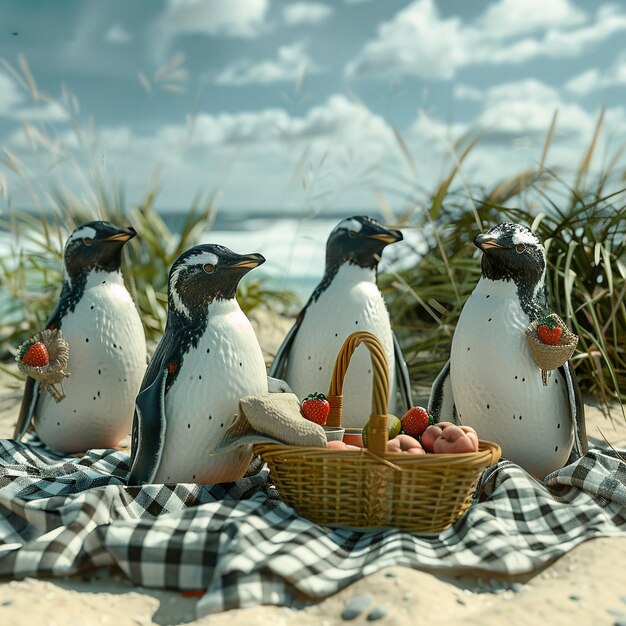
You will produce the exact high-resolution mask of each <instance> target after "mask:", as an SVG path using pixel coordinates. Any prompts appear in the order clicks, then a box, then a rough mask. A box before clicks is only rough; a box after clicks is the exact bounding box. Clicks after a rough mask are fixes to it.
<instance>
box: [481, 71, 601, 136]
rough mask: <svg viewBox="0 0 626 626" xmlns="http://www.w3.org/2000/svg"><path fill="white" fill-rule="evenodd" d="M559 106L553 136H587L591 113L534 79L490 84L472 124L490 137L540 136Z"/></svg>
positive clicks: (591, 123) (546, 128)
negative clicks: (563, 98) (480, 109)
mask: <svg viewBox="0 0 626 626" xmlns="http://www.w3.org/2000/svg"><path fill="white" fill-rule="evenodd" d="M555 110H558V118H557V128H556V133H555V136H556V137H582V136H590V133H591V132H592V129H593V124H594V117H593V114H590V113H588V112H587V111H585V110H584V109H582V108H581V107H580V106H579V105H577V104H573V103H567V102H564V101H563V100H561V98H560V97H559V94H558V91H557V90H556V89H553V88H552V87H549V86H548V85H546V84H544V83H542V82H539V81H537V80H533V79H530V80H524V81H518V82H512V83H505V84H502V85H498V86H496V87H492V88H490V89H488V90H487V92H486V93H485V99H484V107H483V111H482V113H481V114H480V115H479V116H478V118H477V119H476V120H475V122H474V125H475V126H476V127H477V128H478V129H479V130H481V131H484V132H486V133H488V134H489V135H490V137H491V139H492V140H502V141H513V140H515V139H520V138H523V137H530V138H536V139H537V140H542V139H543V138H544V137H545V135H546V133H547V132H548V128H549V127H550V122H551V120H552V116H553V114H554V111H555Z"/></svg>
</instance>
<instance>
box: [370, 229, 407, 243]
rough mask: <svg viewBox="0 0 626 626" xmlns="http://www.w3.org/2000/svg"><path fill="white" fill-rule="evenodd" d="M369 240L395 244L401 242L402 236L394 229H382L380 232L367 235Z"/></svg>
mask: <svg viewBox="0 0 626 626" xmlns="http://www.w3.org/2000/svg"><path fill="white" fill-rule="evenodd" d="M367 237H368V238H369V239H376V240H377V241H382V242H384V243H385V244H390V243H396V241H402V240H403V239H404V236H403V235H402V233H401V232H400V231H399V230H396V229H394V228H389V229H384V230H382V231H381V232H377V233H372V234H371V235H367Z"/></svg>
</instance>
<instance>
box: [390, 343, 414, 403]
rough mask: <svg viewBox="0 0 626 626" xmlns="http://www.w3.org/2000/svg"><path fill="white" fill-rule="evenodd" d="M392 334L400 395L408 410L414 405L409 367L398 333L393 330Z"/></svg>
mask: <svg viewBox="0 0 626 626" xmlns="http://www.w3.org/2000/svg"><path fill="white" fill-rule="evenodd" d="M391 336H392V337H393V355H394V361H395V367H396V379H397V381H398V382H397V384H398V389H399V391H400V397H401V398H402V402H403V404H404V411H405V412H406V411H408V410H409V409H410V408H411V407H412V406H413V398H412V394H411V380H410V378H409V368H408V367H407V365H406V361H405V360H404V355H403V354H402V348H401V347H400V342H399V341H398V338H397V337H396V333H394V332H392V333H391Z"/></svg>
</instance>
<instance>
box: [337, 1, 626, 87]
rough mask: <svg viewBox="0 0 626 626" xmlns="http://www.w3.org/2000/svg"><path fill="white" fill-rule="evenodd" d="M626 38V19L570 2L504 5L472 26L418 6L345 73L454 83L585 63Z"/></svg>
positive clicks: (383, 28) (386, 26)
mask: <svg viewBox="0 0 626 626" xmlns="http://www.w3.org/2000/svg"><path fill="white" fill-rule="evenodd" d="M625 30H626V12H624V10H623V9H621V8H619V7H616V6H613V5H603V6H601V7H600V8H599V9H598V11H597V12H596V14H595V16H593V17H592V16H589V15H587V14H586V13H584V12H583V11H582V10H580V9H578V8H576V7H575V6H574V5H573V4H572V3H571V0H554V1H550V2H543V1H542V0H499V2H497V3H495V4H492V5H490V6H489V8H488V9H487V10H486V11H485V12H484V13H483V14H482V15H481V16H479V17H478V18H477V19H476V20H475V21H474V22H472V23H469V24H464V23H463V22H462V21H461V19H460V18H459V17H457V16H452V17H448V18H442V17H441V15H440V14H439V11H438V9H437V6H436V5H435V3H434V0H415V1H414V2H412V3H411V4H410V5H409V6H407V7H406V8H404V9H403V10H401V11H399V12H398V13H397V14H396V15H395V16H394V17H393V19H391V20H390V21H388V22H384V23H382V24H381V25H380V26H379V27H378V34H377V37H376V38H375V39H373V40H371V41H369V42H367V43H366V44H365V46H364V47H363V48H362V49H361V50H360V51H359V53H358V54H357V56H356V58H355V59H354V60H352V61H351V62H349V63H348V65H347V66H346V74H347V75H348V76H354V77H358V76H389V75H396V76H397V75H413V76H419V77H422V78H429V79H442V80H446V79H451V78H453V77H454V76H455V75H456V73H457V71H458V70H459V69H461V68H463V67H467V66H471V65H477V64H519V63H523V62H526V61H528V60H530V59H534V58H539V57H553V58H561V57H574V56H579V55H580V54H582V53H583V51H585V50H586V49H587V48H588V47H589V46H592V45H594V44H596V43H599V42H601V41H604V40H606V39H608V38H609V37H611V36H613V35H615V34H616V33H618V32H622V31H625Z"/></svg>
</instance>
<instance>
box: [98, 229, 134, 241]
mask: <svg viewBox="0 0 626 626" xmlns="http://www.w3.org/2000/svg"><path fill="white" fill-rule="evenodd" d="M136 235H137V231H136V230H135V229H134V228H133V227H132V226H128V228H120V230H119V232H117V233H115V234H114V235H111V236H110V237H105V238H104V239H103V240H102V241H121V242H124V243H125V242H127V241H129V240H130V239H132V238H133V237H135V236H136Z"/></svg>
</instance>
